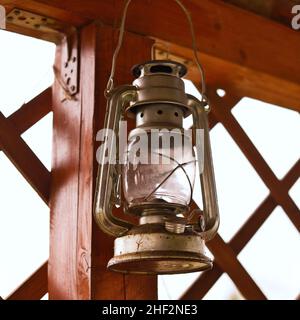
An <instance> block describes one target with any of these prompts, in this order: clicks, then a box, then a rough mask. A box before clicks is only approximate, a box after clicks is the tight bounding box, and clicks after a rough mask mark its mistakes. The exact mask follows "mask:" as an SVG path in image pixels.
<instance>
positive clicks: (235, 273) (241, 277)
mask: <svg viewBox="0 0 300 320" xmlns="http://www.w3.org/2000/svg"><path fill="white" fill-rule="evenodd" d="M207 247H208V248H209V250H210V251H211V252H212V254H213V255H214V261H215V262H216V263H217V264H218V265H219V266H220V267H221V268H222V269H223V270H224V271H225V272H226V273H227V274H228V275H229V276H230V278H231V279H232V280H233V282H234V283H235V285H236V286H237V288H238V289H239V291H240V292H241V294H242V295H243V296H244V297H245V298H246V299H250V300H265V299H266V297H265V295H264V294H263V292H262V291H261V290H260V289H259V287H258V286H257V284H256V283H255V282H254V280H253V279H252V278H251V277H250V275H249V274H248V272H247V271H246V270H245V269H244V267H243V266H242V265H241V263H240V262H239V261H238V259H237V257H236V254H235V253H234V251H233V250H232V249H231V247H230V246H229V245H227V244H226V243H225V242H224V241H223V239H222V238H221V237H220V236H219V235H216V237H215V238H214V241H211V242H208V243H207Z"/></svg>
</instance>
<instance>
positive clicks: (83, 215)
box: [48, 33, 95, 300]
mask: <svg viewBox="0 0 300 320" xmlns="http://www.w3.org/2000/svg"><path fill="white" fill-rule="evenodd" d="M85 37H86V34H84V33H82V39H81V40H82V45H81V59H80V60H81V63H82V65H84V67H82V65H81V69H80V70H81V71H80V72H81V80H80V87H81V89H80V92H79V93H78V94H77V95H76V96H75V97H74V99H73V100H62V98H61V97H62V96H63V89H62V87H61V86H60V83H59V82H58V81H57V80H55V82H54V85H53V144H52V192H51V197H50V210H51V212H50V213H51V214H50V255H49V264H48V287H49V288H48V289H49V299H51V300H53V299H55V300H77V299H78V300H83V299H90V278H91V276H90V271H91V270H90V263H89V260H90V258H89V257H90V254H91V219H92V218H91V217H92V204H91V200H90V201H89V202H87V203H86V206H87V207H88V206H89V211H86V210H84V211H80V210H79V207H80V205H81V204H80V202H81V200H82V201H86V200H87V197H90V199H92V194H91V191H90V188H91V187H90V183H91V181H90V176H89V175H87V170H93V166H92V163H91V168H90V169H89V168H82V167H81V166H80V165H81V161H82V158H83V156H86V157H87V158H88V159H89V156H90V154H91V153H92V152H93V138H94V136H93V135H92V134H91V135H90V136H89V137H87V139H89V140H86V142H87V143H88V146H89V147H90V149H91V150H90V151H89V153H88V154H86V155H83V154H82V153H81V134H82V132H81V128H82V123H83V122H88V121H89V120H90V118H88V119H83V118H82V116H81V115H82V113H83V108H86V109H87V111H89V112H90V113H91V116H92V115H93V109H94V108H93V107H91V105H92V104H93V101H94V92H93V91H92V92H89V89H90V86H93V84H94V71H93V63H94V57H95V56H94V53H93V50H94V47H93V43H88V47H85V46H86V39H85ZM61 65H62V64H61V47H60V46H58V47H57V52H56V59H55V67H56V68H57V70H58V72H60V68H61ZM86 72H90V74H89V81H87V77H86ZM82 74H83V75H82ZM83 76H84V78H83ZM85 90H86V91H87V93H89V94H90V97H89V99H88V100H84V103H83V99H85V98H86V95H87V93H86V92H85ZM87 125H88V126H90V128H93V124H92V123H87ZM81 170H82V171H83V172H84V173H85V174H86V176H85V178H86V192H85V191H84V190H83V193H80V192H81V191H82V190H81V188H80V186H81V178H82V174H81V173H80V171H81ZM84 220H85V221H86V223H82V222H83V221H84ZM79 222H80V223H79ZM84 232H85V233H86V235H85V237H82V236H81V235H82V234H83V233H84Z"/></svg>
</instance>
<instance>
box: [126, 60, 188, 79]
mask: <svg viewBox="0 0 300 320" xmlns="http://www.w3.org/2000/svg"><path fill="white" fill-rule="evenodd" d="M186 73H187V68H186V67H185V65H183V64H181V63H179V62H176V61H171V60H151V61H147V62H144V63H142V64H137V65H135V66H134V67H133V68H132V74H133V76H134V77H135V78H139V77H141V76H142V77H143V76H145V75H153V74H167V75H170V76H176V77H179V78H182V77H184V76H185V75H186Z"/></svg>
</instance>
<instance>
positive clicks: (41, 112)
mask: <svg viewBox="0 0 300 320" xmlns="http://www.w3.org/2000/svg"><path fill="white" fill-rule="evenodd" d="M51 110H52V88H47V89H46V90H44V91H43V92H41V93H40V94H39V95H38V96H36V97H34V98H33V99H32V100H30V101H29V102H27V103H25V104H24V105H22V106H21V108H19V109H18V110H17V111H16V112H14V113H13V114H11V115H10V116H9V117H8V120H9V121H10V122H11V123H12V124H13V125H14V126H15V128H16V130H17V132H18V133H19V134H22V133H23V132H25V131H26V130H28V129H29V128H30V127H32V126H33V125H34V124H35V123H37V122H38V121H39V120H41V119H42V118H43V117H44V116H46V115H47V114H48V113H49V112H50V111H51Z"/></svg>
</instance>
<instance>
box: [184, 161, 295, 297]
mask: <svg viewBox="0 0 300 320" xmlns="http://www.w3.org/2000/svg"><path fill="white" fill-rule="evenodd" d="M299 176H300V160H299V161H298V162H297V163H296V164H295V165H294V166H293V167H292V168H291V170H290V171H289V172H288V173H287V174H286V176H285V177H284V178H283V180H282V181H281V184H282V185H283V187H284V188H285V189H287V190H289V189H290V188H291V187H292V186H293V185H294V183H295V182H296V181H297V179H298V178H299ZM276 206H277V203H276V202H275V201H274V199H273V198H272V196H271V195H269V196H268V197H267V198H266V199H265V200H264V201H263V202H262V203H261V205H260V206H259V207H258V208H257V209H256V210H255V212H254V213H253V214H252V215H251V216H250V218H249V219H248V220H247V221H246V222H245V224H244V225H243V226H242V227H241V229H240V230H239V231H238V232H237V233H236V235H235V236H234V237H233V238H232V240H231V241H230V242H229V246H230V247H231V248H232V249H233V250H234V252H235V253H236V254H239V253H240V252H241V250H242V249H243V248H244V247H245V245H246V244H247V243H248V242H249V241H250V240H251V238H252V237H253V236H254V234H255V233H256V231H257V230H258V229H259V228H260V227H261V225H262V224H263V223H264V221H265V220H266V219H267V218H268V217H269V215H270V214H271V213H272V212H273V210H274V209H275V208H276ZM213 241H214V240H212V242H213ZM222 273H223V270H222V269H221V268H220V267H219V266H218V265H215V266H214V268H213V269H212V270H211V271H208V272H204V273H202V274H201V276H200V277H199V278H198V279H197V280H196V281H195V282H194V283H193V284H192V286H191V287H190V288H189V289H188V290H187V291H186V292H185V293H184V294H183V296H182V298H181V299H183V300H190V299H197V300H198V299H202V298H203V297H204V296H205V294H206V293H207V292H208V291H209V289H210V288H211V287H212V286H213V285H214V283H215V282H216V281H217V280H218V279H219V278H220V277H221V275H222Z"/></svg>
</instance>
